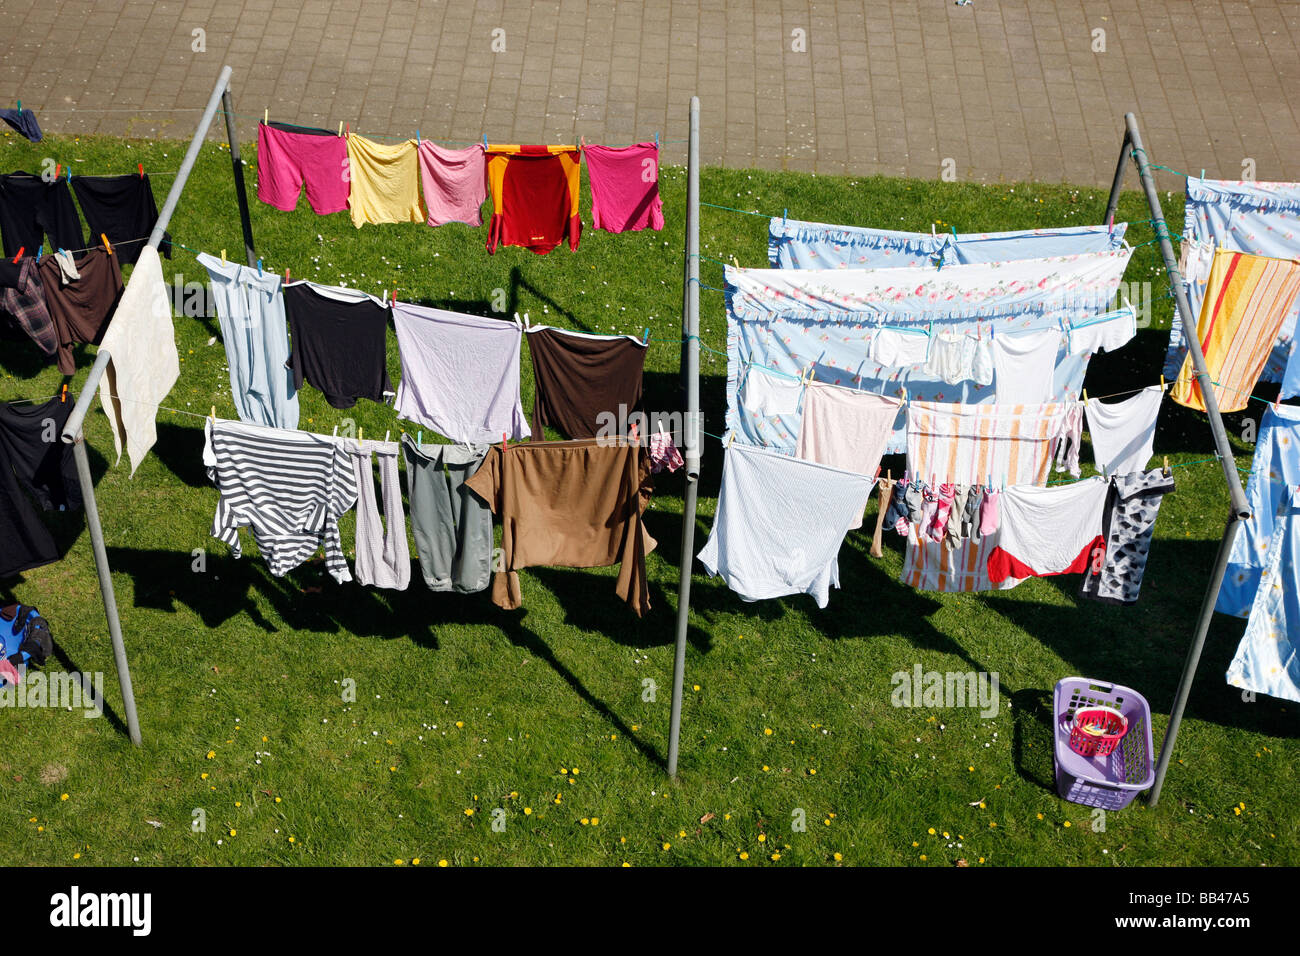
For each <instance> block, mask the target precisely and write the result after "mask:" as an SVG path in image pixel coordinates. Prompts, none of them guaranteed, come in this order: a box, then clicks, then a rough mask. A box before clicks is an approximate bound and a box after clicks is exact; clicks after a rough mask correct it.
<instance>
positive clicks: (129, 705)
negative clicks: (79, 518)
mask: <svg viewBox="0 0 1300 956" xmlns="http://www.w3.org/2000/svg"><path fill="white" fill-rule="evenodd" d="M230 73H231V70H230V67H229V66H227V67H224V68H223V69H222V71H221V76H220V77H218V79H217V84H216V86H214V87H213V88H212V94H211V96H209V97H208V105H207V108H206V109H205V110H204V111H203V116H202V118H201V119H200V120H199V125H198V129H196V130H195V132H194V138H193V139H192V140H190V146H189V149H188V150H187V151H186V153H185V159H184V161H183V162H182V163H181V168H180V171H179V172H178V173H177V174H176V179H175V181H174V182H173V183H172V188H171V191H170V192H168V193H167V201H166V202H164V203H163V207H162V211H161V212H160V213H159V214H158V222H157V224H155V226H154V229H153V232H152V233H151V234H150V236H149V243H148V245H149V246H150V248H153V249H157V248H158V244H159V243H160V242H161V241H162V238H163V234H164V233H165V232H166V231H167V226H168V224H169V223H170V222H171V218H172V214H173V213H174V212H175V211H176V204H177V203H178V202H179V201H180V197H181V192H182V191H184V189H185V184H186V182H187V181H188V180H189V177H190V171H191V170H192V169H193V168H194V162H195V160H196V159H198V155H199V150H200V149H201V148H202V146H203V140H204V137H206V136H207V134H208V128H209V127H210V126H211V125H212V119H213V117H214V116H216V113H217V107H218V105H219V104H220V103H221V98H222V93H223V92H224V91H227V90H228V89H229V85H230ZM227 131H228V133H229V134H230V136H231V142H232V143H233V142H235V140H234V126H233V125H232V124H231V121H230V120H229V119H227ZM250 248H251V247H250ZM111 358H112V357H111V356H110V355H109V352H108V350H107V349H103V348H101V349H100V350H99V352H98V353H97V354H96V355H95V364H94V365H92V366H91V367H90V374H89V375H88V376H86V382H85V384H84V385H83V386H82V388H81V394H80V395H79V396H78V397H77V404H76V405H75V406H74V407H73V409H72V414H70V415H69V416H68V421H67V424H66V425H64V428H63V440H64V441H65V442H67V443H68V444H70V445H72V455H73V458H74V459H75V461H76V465H77V481H78V482H79V483H80V485H81V497H82V499H83V502H84V507H85V511H86V528H87V530H88V531H89V532H90V547H91V551H92V552H93V553H94V555H95V571H96V572H97V573H98V575H99V590H100V594H101V595H102V596H103V599H104V615H105V616H106V617H107V618H108V636H109V638H110V639H111V640H112V642H113V663H114V665H115V666H116V667H117V681H118V686H119V687H120V688H121V690H122V704H123V707H124V709H125V711H126V729H127V733H128V734H129V735H130V737H131V743H133V744H135V745H136V746H137V747H138V746H140V744H141V738H140V720H139V718H138V716H137V715H136V709H135V692H134V690H133V688H132V686H131V668H130V665H129V663H128V661H127V656H126V643H125V642H124V641H123V640H122V622H121V620H120V619H119V617H118V614H117V597H116V595H115V594H114V591H113V572H112V568H110V567H109V564H108V549H107V548H106V546H105V544H104V531H103V528H102V527H101V526H100V523H99V506H98V505H97V504H96V502H95V480H94V477H93V476H92V475H91V473H90V459H89V457H88V455H87V453H86V436H85V432H84V430H83V428H82V425H83V424H84V422H85V420H86V413H87V412H88V411H89V410H90V405H91V403H92V402H93V401H94V399H95V391H96V390H97V389H98V387H99V383H100V380H101V379H102V378H103V377H104V373H105V371H106V370H107V369H108V363H109V362H110V360H111Z"/></svg>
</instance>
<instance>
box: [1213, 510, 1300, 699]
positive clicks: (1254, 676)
mask: <svg viewBox="0 0 1300 956" xmlns="http://www.w3.org/2000/svg"><path fill="white" fill-rule="evenodd" d="M1297 568H1300V494H1298V493H1297V492H1296V490H1295V487H1294V486H1292V487H1291V488H1289V489H1287V494H1286V496H1285V497H1284V498H1283V500H1282V501H1281V503H1280V504H1279V506H1278V509H1277V513H1276V514H1275V515H1274V516H1273V537H1272V541H1271V542H1270V544H1269V548H1268V553H1267V555H1266V556H1265V558H1264V567H1263V574H1262V576H1261V579H1260V582H1259V589H1258V591H1256V593H1255V600H1254V603H1253V604H1252V605H1251V608H1250V620H1249V621H1247V623H1246V633H1245V634H1244V635H1242V638H1241V644H1239V645H1238V646H1237V653H1236V655H1235V656H1234V657H1233V659H1232V663H1231V664H1230V665H1229V666H1228V683H1229V684H1231V685H1232V686H1234V687H1241V688H1243V689H1245V690H1251V691H1255V692H1256V693H1260V694H1268V695H1269V696H1270V697H1281V698H1283V699H1285V700H1293V701H1296V702H1297V703H1300V581H1297Z"/></svg>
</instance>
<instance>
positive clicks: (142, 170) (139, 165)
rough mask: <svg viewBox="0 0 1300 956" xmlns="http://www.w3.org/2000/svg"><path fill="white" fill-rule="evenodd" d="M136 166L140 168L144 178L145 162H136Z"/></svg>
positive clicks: (141, 175) (141, 176)
mask: <svg viewBox="0 0 1300 956" xmlns="http://www.w3.org/2000/svg"><path fill="white" fill-rule="evenodd" d="M135 168H136V169H138V170H140V178H141V179H144V163H136V164H135Z"/></svg>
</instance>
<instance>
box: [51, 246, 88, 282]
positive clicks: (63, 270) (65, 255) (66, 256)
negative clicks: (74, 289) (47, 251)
mask: <svg viewBox="0 0 1300 956" xmlns="http://www.w3.org/2000/svg"><path fill="white" fill-rule="evenodd" d="M54 261H55V262H57V263H58V265H59V283H60V284H61V285H67V284H68V283H69V282H76V281H77V280H78V279H80V278H81V273H80V272H78V271H77V260H76V259H74V258H73V257H72V253H71V252H65V251H64V250H62V249H60V250H59V251H58V252H56V253H54Z"/></svg>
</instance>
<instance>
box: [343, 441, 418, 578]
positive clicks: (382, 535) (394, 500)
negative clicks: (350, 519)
mask: <svg viewBox="0 0 1300 956" xmlns="http://www.w3.org/2000/svg"><path fill="white" fill-rule="evenodd" d="M346 447H347V449H348V453H349V454H350V455H351V456H352V468H353V471H354V473H355V474H356V477H357V544H356V550H357V557H356V564H355V567H354V568H353V570H354V571H355V572H356V576H357V583H358V584H363V585H366V586H367V587H369V586H371V585H373V586H374V587H379V588H393V589H394V590H397V591H405V590H406V586H407V585H408V584H410V583H411V551H410V546H409V545H408V544H407V542H406V514H405V513H404V512H403V511H402V485H401V482H400V480H399V479H398V476H397V455H398V451H399V446H398V444H397V442H395V441H388V442H383V441H361V442H355V441H349V442H347V443H346ZM372 452H373V453H374V455H375V457H376V458H378V459H379V482H380V487H381V488H382V490H383V494H384V518H385V520H387V521H388V530H387V531H385V530H384V526H383V524H382V523H381V522H380V519H379V503H378V501H377V500H376V498H375V472H374V468H373V467H372V466H371V464H370V455H371V453H372Z"/></svg>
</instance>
